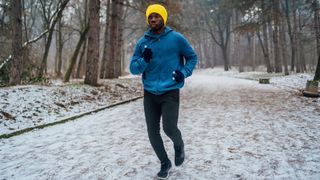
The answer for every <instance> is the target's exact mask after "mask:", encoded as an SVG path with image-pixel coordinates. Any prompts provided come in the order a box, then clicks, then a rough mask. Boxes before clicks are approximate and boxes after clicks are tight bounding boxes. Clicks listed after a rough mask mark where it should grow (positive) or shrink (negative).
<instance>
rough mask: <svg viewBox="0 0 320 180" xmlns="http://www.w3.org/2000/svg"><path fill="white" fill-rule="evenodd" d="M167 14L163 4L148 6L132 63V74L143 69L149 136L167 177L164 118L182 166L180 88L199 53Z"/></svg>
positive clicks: (166, 128) (176, 157)
mask: <svg viewBox="0 0 320 180" xmlns="http://www.w3.org/2000/svg"><path fill="white" fill-rule="evenodd" d="M167 16H168V15H167V11H166V9H165V8H164V7H163V6H162V5H159V4H153V5H150V6H149V7H148V8H147V10H146V19H147V24H148V25H149V29H148V31H146V32H145V34H144V36H143V37H141V38H140V39H139V41H138V42H137V45H136V47H135V50H134V53H133V56H132V58H131V63H130V71H131V73H132V74H141V73H142V81H143V86H144V102H143V104H144V112H145V118H146V124H147V130H148V136H149V140H150V142H151V145H152V147H153V149H154V151H155V153H156V155H157V157H158V158H159V160H160V162H161V169H160V171H159V173H158V174H157V176H158V178H159V179H166V178H167V177H168V175H169V170H170V168H171V166H172V165H171V161H170V160H169V158H168V156H167V153H166V150H165V148H164V145H163V141H162V138H161V136H160V119H161V118H162V126H163V130H164V132H165V134H166V135H167V136H168V137H169V138H170V139H171V140H172V141H173V144H174V150H175V165H176V166H180V165H181V164H182V163H183V161H184V157H185V154H184V143H183V140H182V136H181V132H180V130H179V129H178V126H177V124H178V115H179V102H180V100H179V99H180V92H179V89H180V88H182V87H183V85H184V79H185V78H186V77H188V76H190V75H191V74H192V71H193V69H194V68H195V66H196V64H197V55H196V53H195V52H194V50H193V48H192V47H191V46H190V44H189V43H188V41H187V40H186V39H185V38H184V37H183V36H182V35H181V34H180V33H178V32H175V31H173V30H172V29H170V28H169V27H166V22H167Z"/></svg>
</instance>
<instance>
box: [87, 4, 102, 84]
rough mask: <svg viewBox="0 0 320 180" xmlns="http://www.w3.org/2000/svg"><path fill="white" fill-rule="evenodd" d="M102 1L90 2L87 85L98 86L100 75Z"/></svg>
mask: <svg viewBox="0 0 320 180" xmlns="http://www.w3.org/2000/svg"><path fill="white" fill-rule="evenodd" d="M99 11H100V0H89V19H90V21H89V31H88V44H89V46H88V53H87V63H86V77H85V79H84V83H85V84H89V85H93V86H96V85H98V74H99V34H100V23H99V20H100V16H99Z"/></svg>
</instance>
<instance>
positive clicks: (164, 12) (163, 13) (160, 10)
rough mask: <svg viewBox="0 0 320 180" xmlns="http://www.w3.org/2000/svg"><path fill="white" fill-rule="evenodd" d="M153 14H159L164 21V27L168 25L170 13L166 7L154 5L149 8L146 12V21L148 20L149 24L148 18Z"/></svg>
mask: <svg viewBox="0 0 320 180" xmlns="http://www.w3.org/2000/svg"><path fill="white" fill-rule="evenodd" d="M152 13H157V14H159V15H160V16H161V17H162V19H163V23H164V25H166V23H167V19H168V13H167V10H166V8H165V7H163V6H162V5H160V4H152V5H150V6H148V8H147V11H146V19H147V24H149V23H148V17H149V16H150V14H152Z"/></svg>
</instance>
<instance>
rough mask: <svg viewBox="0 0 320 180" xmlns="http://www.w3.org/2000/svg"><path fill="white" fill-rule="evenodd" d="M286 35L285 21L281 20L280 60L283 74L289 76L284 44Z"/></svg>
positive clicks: (285, 44)
mask: <svg viewBox="0 0 320 180" xmlns="http://www.w3.org/2000/svg"><path fill="white" fill-rule="evenodd" d="M286 42H287V41H286V34H285V21H284V20H281V25H280V47H281V52H282V60H283V65H284V74H285V75H289V69H288V56H287V43H286Z"/></svg>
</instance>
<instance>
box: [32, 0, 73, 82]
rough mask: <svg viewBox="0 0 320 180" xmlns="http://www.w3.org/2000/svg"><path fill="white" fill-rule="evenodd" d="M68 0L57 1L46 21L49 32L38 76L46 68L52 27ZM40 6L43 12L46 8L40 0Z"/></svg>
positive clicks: (40, 75)
mask: <svg viewBox="0 0 320 180" xmlns="http://www.w3.org/2000/svg"><path fill="white" fill-rule="evenodd" d="M41 2H42V1H41ZM68 2H69V0H64V1H62V0H60V1H59V3H58V8H57V9H56V11H55V12H54V13H53V16H52V17H50V18H48V20H49V21H48V22H49V23H48V25H49V26H48V27H47V28H48V29H49V34H48V37H47V40H46V45H45V51H44V54H43V58H42V61H41V65H40V69H39V72H38V76H39V77H42V76H43V74H44V72H45V71H46V69H47V58H48V55H49V50H50V46H51V41H52V36H53V32H54V27H55V25H56V23H57V22H58V21H59V19H60V18H61V16H62V12H63V10H64V9H65V8H66V6H67V4H68ZM42 6H43V12H45V9H46V7H45V2H42Z"/></svg>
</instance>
